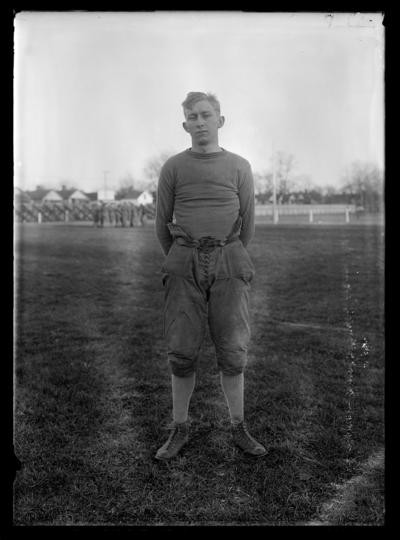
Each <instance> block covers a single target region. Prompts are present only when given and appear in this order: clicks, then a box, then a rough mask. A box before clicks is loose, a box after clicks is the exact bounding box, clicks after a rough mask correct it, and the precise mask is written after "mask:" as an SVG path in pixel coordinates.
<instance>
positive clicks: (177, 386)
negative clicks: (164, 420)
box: [171, 373, 196, 424]
mask: <svg viewBox="0 0 400 540" xmlns="http://www.w3.org/2000/svg"><path fill="white" fill-rule="evenodd" d="M195 382H196V377H195V374H194V373H193V375H190V376H189V377H177V376H176V375H172V378H171V384H172V418H173V421H174V422H175V423H177V424H179V423H182V422H186V421H187V419H188V413H189V404H190V398H191V397H192V394H193V390H194V386H195Z"/></svg>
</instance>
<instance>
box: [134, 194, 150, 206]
mask: <svg viewBox="0 0 400 540" xmlns="http://www.w3.org/2000/svg"><path fill="white" fill-rule="evenodd" d="M137 204H143V205H144V206H146V204H153V195H152V194H151V193H150V192H149V191H143V192H142V193H141V194H140V195H139V197H138V198H137Z"/></svg>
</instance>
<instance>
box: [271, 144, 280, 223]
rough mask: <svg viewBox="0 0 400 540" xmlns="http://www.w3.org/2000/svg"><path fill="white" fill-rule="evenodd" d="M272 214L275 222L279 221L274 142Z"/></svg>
mask: <svg viewBox="0 0 400 540" xmlns="http://www.w3.org/2000/svg"><path fill="white" fill-rule="evenodd" d="M272 212H273V214H272V216H273V223H274V224H276V223H278V219H279V216H278V208H277V206H276V171H275V150H274V143H272Z"/></svg>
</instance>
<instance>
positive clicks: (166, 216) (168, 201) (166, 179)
mask: <svg viewBox="0 0 400 540" xmlns="http://www.w3.org/2000/svg"><path fill="white" fill-rule="evenodd" d="M174 195H175V194H174V187H173V175H172V171H171V169H170V168H168V167H166V166H165V165H164V166H163V168H162V169H161V173H160V178H159V180H158V187H157V203H156V235H157V238H158V241H159V242H160V244H161V248H162V250H163V252H164V254H165V255H167V253H168V251H169V249H170V247H171V245H172V236H171V235H170V232H169V230H168V227H167V223H169V222H171V221H172V216H173V213H174Z"/></svg>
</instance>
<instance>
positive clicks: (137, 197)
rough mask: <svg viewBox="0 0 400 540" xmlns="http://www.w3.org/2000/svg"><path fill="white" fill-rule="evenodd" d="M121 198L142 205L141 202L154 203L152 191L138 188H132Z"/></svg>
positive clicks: (143, 203)
mask: <svg viewBox="0 0 400 540" xmlns="http://www.w3.org/2000/svg"><path fill="white" fill-rule="evenodd" d="M120 200H121V201H124V202H130V203H133V204H134V205H136V206H140V205H141V204H142V205H143V206H146V205H148V204H153V202H154V197H153V195H152V194H151V193H150V191H147V190H145V191H139V190H137V189H133V188H130V189H129V190H128V191H127V193H126V194H125V195H124V196H123V197H122V199H120Z"/></svg>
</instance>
